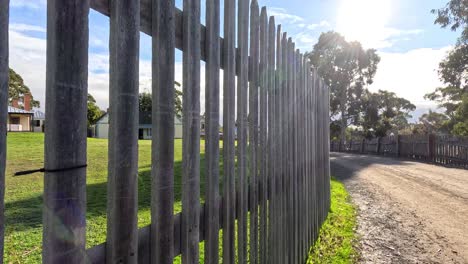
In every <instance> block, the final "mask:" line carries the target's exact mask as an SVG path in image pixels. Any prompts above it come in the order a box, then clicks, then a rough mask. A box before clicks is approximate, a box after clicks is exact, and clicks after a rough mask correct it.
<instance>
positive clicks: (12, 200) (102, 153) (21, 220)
mask: <svg viewBox="0 0 468 264" xmlns="http://www.w3.org/2000/svg"><path fill="white" fill-rule="evenodd" d="M7 144H8V146H7V148H8V153H7V168H6V193H5V203H6V212H5V213H6V234H5V235H6V236H5V257H6V259H5V263H40V262H41V251H42V247H41V244H42V210H43V203H42V194H43V187H44V181H43V180H44V179H43V176H44V174H43V173H34V174H31V175H25V176H17V177H15V176H13V174H14V173H15V172H18V171H24V170H32V169H38V168H42V167H43V166H44V134H42V133H9V134H8V143H7ZM107 144H108V142H107V140H105V139H94V138H90V139H88V167H87V172H88V174H87V211H86V219H87V226H86V242H87V247H92V246H95V245H98V244H100V243H103V242H105V240H106V227H107V224H106V223H107V222H106V221H107V216H106V199H107V198H106V191H107V186H106V185H107V155H108V153H107ZM220 145H221V146H222V142H220ZM200 149H201V164H200V173H201V179H200V180H201V186H200V188H201V189H200V191H201V199H203V197H204V190H205V177H204V175H205V165H204V164H205V163H204V157H205V155H204V152H205V143H204V141H202V142H201V143H200ZM174 151H175V155H174V162H175V177H174V181H175V186H176V188H175V205H174V211H175V213H178V212H180V211H181V210H182V202H181V198H182V197H181V195H182V193H181V178H182V140H180V139H177V140H176V141H175V147H174ZM221 161H222V157H221ZM138 166H139V169H138V209H139V211H138V225H139V227H143V226H147V225H149V224H150V222H151V214H150V209H151V208H150V207H151V203H150V201H151V141H149V140H142V141H139V162H138ZM220 166H221V168H220V173H221V174H222V162H220ZM221 190H222V189H221ZM64 227H65V226H64ZM64 233H65V232H64ZM64 239H67V238H66V237H64ZM201 247H203V244H201ZM201 249H202V248H201ZM200 253H201V258H203V250H201V251H200Z"/></svg>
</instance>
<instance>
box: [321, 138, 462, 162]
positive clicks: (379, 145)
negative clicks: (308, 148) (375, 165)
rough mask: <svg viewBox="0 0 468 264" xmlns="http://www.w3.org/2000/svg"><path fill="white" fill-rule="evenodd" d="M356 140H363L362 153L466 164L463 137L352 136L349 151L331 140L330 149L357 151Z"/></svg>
mask: <svg viewBox="0 0 468 264" xmlns="http://www.w3.org/2000/svg"><path fill="white" fill-rule="evenodd" d="M355 142H362V146H361V149H362V151H361V152H365V153H368V154H377V155H385V156H387V155H390V156H395V157H403V158H407V159H414V160H422V161H426V162H432V163H436V164H441V165H450V166H454V167H461V168H466V167H468V155H467V154H468V152H467V150H468V141H467V140H466V138H461V137H454V136H441V135H434V134H413V135H395V136H393V135H392V136H386V137H382V138H371V139H362V140H359V139H353V140H352V141H351V142H350V143H349V146H350V147H349V149H348V150H346V149H345V150H340V149H339V148H338V147H337V144H338V142H336V141H332V142H330V146H329V147H330V149H331V150H332V151H337V152H339V151H351V152H356V147H355V146H356V145H357V143H355Z"/></svg>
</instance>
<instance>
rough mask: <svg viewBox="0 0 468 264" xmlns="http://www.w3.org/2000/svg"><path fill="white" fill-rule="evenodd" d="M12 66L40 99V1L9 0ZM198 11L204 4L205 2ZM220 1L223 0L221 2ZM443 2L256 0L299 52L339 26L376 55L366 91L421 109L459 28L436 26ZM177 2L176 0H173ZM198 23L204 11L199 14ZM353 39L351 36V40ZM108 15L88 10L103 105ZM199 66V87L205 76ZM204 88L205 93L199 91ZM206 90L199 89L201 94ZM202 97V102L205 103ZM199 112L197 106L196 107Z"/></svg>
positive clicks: (144, 73) (144, 56) (144, 75)
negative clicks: (374, 70)
mask: <svg viewBox="0 0 468 264" xmlns="http://www.w3.org/2000/svg"><path fill="white" fill-rule="evenodd" d="M10 1H11V3H10V4H11V15H10V66H11V67H12V68H13V69H15V70H16V71H18V72H19V73H20V74H21V75H22V76H23V77H24V79H25V81H26V84H27V85H29V86H30V88H31V90H32V92H33V95H34V96H35V98H36V99H39V100H40V101H41V103H42V106H41V108H42V109H44V104H45V102H44V98H45V87H44V86H45V47H46V42H45V38H46V0H10ZM201 2H202V10H204V8H205V7H204V6H205V5H204V1H201ZM221 2H223V1H221ZM445 2H446V0H288V1H284V0H259V4H260V5H261V6H263V5H266V6H268V10H269V15H274V16H275V18H276V21H277V23H281V24H282V25H283V30H285V31H287V32H288V33H289V34H290V35H291V36H293V38H294V40H295V41H296V43H297V46H298V47H299V48H300V49H301V50H302V51H308V50H311V49H312V48H313V45H314V44H315V43H316V41H317V39H318V37H319V36H320V33H321V32H324V31H329V30H337V31H339V32H340V33H342V34H344V35H345V36H346V37H347V38H348V39H349V40H358V41H361V42H362V43H363V45H364V46H365V47H366V48H376V49H377V50H378V52H379V54H380V56H381V57H382V61H381V63H380V65H379V70H378V72H377V75H376V76H375V82H374V84H372V85H371V86H370V87H369V88H370V89H371V90H378V89H385V90H390V91H394V92H396V93H397V94H398V95H399V96H402V97H405V98H407V99H409V100H411V101H412V102H413V103H415V104H416V105H417V106H418V108H419V109H420V110H419V111H426V110H427V108H434V104H433V103H432V102H427V101H425V100H424V99H423V98H422V97H423V95H424V94H425V93H427V92H431V91H432V90H434V89H435V88H436V87H437V86H439V85H440V82H439V80H438V77H437V66H438V63H439V61H440V60H441V59H442V58H443V57H444V55H445V54H446V52H447V51H448V50H449V49H450V47H451V46H452V45H453V44H454V43H455V41H456V38H457V35H458V34H459V33H454V32H451V31H449V30H447V29H440V28H439V26H437V25H434V24H433V21H434V15H433V14H431V13H430V10H431V9H433V8H439V7H442V6H444V5H445ZM176 6H178V7H179V8H181V7H182V0H176ZM201 21H202V23H204V12H202V18H201ZM353 38H354V39H353ZM108 39H109V19H108V18H107V17H105V16H103V15H101V14H99V13H97V12H95V11H91V12H90V50H89V52H90V55H89V62H90V64H89V71H90V72H89V91H90V93H91V94H93V95H94V96H95V97H96V99H97V101H98V104H99V105H100V106H101V107H102V108H104V109H105V108H107V106H108ZM176 58H177V61H178V62H179V63H178V64H177V65H176V79H177V80H181V76H182V73H181V71H182V66H181V52H180V51H177V52H176ZM150 60H151V39H150V38H149V37H148V36H147V35H145V34H142V35H141V64H140V83H141V85H140V89H141V90H145V89H149V88H150V84H151V79H150V77H151V63H150ZM203 75H204V74H203V68H202V87H203V84H204V80H203ZM202 93H203V91H202ZM203 97H204V96H203V95H202V98H203ZM203 105H204V104H203V102H202V106H203ZM202 110H203V109H202Z"/></svg>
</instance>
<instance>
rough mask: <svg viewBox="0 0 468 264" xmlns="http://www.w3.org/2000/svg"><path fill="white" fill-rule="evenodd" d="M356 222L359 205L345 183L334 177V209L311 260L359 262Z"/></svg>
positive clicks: (313, 262)
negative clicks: (355, 203)
mask: <svg viewBox="0 0 468 264" xmlns="http://www.w3.org/2000/svg"><path fill="white" fill-rule="evenodd" d="M356 224H357V221H356V208H355V206H354V205H353V204H352V203H351V201H350V196H349V194H348V192H347V191H346V189H345V187H344V185H343V184H342V183H341V182H339V181H337V180H336V179H333V178H332V181H331V208H330V212H329V214H328V217H327V219H326V221H325V223H324V224H323V226H322V229H321V230H320V234H319V238H318V240H317V242H316V243H315V245H314V246H313V247H312V248H311V249H310V252H309V259H308V260H307V263H308V264H322V263H323V264H325V263H327V264H328V263H343V264H344V263H357V261H358V258H359V255H358V252H357V251H356V248H355V242H356V240H357V238H356V232H355V230H356Z"/></svg>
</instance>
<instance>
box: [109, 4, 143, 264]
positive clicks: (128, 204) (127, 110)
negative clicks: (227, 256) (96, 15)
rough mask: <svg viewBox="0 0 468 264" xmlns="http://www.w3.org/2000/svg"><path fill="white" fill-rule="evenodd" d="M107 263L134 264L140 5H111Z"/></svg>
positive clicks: (136, 206)
mask: <svg viewBox="0 0 468 264" xmlns="http://www.w3.org/2000/svg"><path fill="white" fill-rule="evenodd" d="M110 11H111V13H110V41H109V43H110V62H109V66H110V88H109V98H110V100H109V101H110V102H109V109H110V113H109V121H110V124H109V148H108V149H109V154H108V155H109V168H108V192H107V193H108V196H107V200H108V202H107V208H109V209H108V212H107V216H108V219H109V220H108V221H107V225H108V228H107V241H108V243H107V246H106V251H107V256H106V260H107V263H116V262H124V263H138V218H137V213H138V191H137V188H138V187H137V184H138V119H137V118H134V117H135V116H137V115H138V90H139V81H138V74H139V72H138V69H139V46H140V29H139V27H140V16H139V12H140V2H139V1H122V0H120V1H111V2H110Z"/></svg>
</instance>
